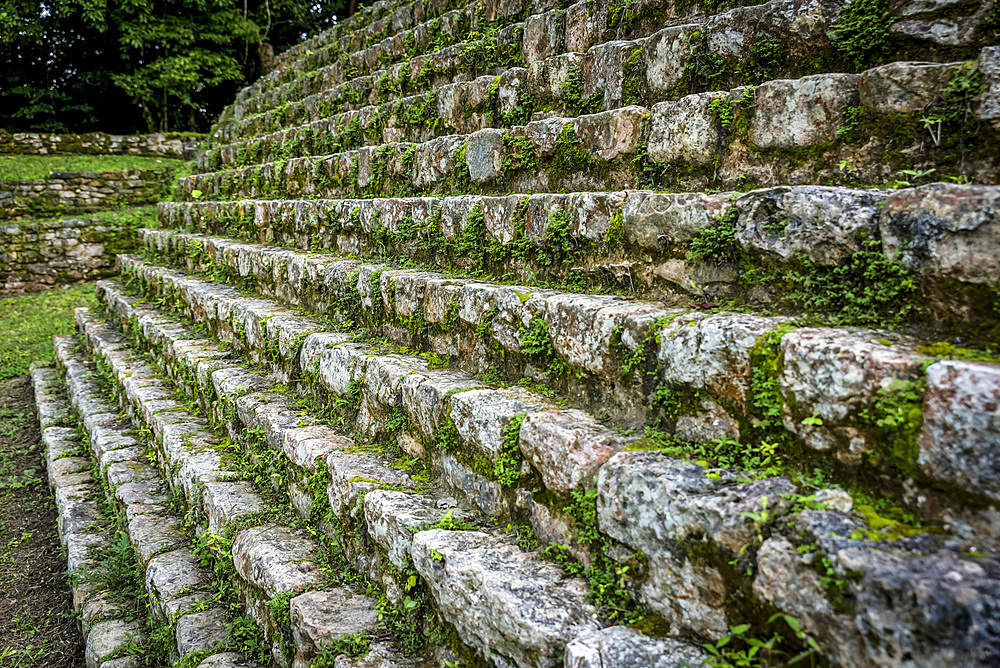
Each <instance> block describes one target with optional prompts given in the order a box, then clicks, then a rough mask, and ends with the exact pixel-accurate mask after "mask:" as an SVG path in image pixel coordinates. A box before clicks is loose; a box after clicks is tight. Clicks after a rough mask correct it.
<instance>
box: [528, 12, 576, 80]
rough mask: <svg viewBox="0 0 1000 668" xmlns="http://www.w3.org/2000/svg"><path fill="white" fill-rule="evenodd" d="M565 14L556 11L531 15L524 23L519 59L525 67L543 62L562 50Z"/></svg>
mask: <svg viewBox="0 0 1000 668" xmlns="http://www.w3.org/2000/svg"><path fill="white" fill-rule="evenodd" d="M565 28H566V14H565V13H564V12H560V11H558V10H554V11H549V12H545V13H542V14H532V15H531V16H529V17H528V18H527V20H526V21H525V22H524V41H523V44H524V46H523V47H522V49H521V57H522V58H523V60H524V63H525V64H526V65H529V66H530V65H531V64H532V63H533V62H535V61H538V60H544V59H546V58H548V57H549V56H553V55H555V54H556V53H559V52H561V51H562V50H563V48H562V47H563V43H564V42H565Z"/></svg>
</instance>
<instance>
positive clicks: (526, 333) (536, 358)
mask: <svg viewBox="0 0 1000 668" xmlns="http://www.w3.org/2000/svg"><path fill="white" fill-rule="evenodd" d="M520 338H521V354H522V355H524V356H525V358H527V360H528V362H530V363H531V364H532V365H533V366H535V367H536V368H538V369H545V370H548V371H550V372H551V373H553V374H554V375H557V376H558V375H562V374H564V373H566V372H567V371H569V366H568V365H567V364H566V363H565V362H564V361H562V359H560V358H559V354H558V353H557V352H556V347H555V344H554V343H553V342H552V335H551V334H549V326H548V325H546V324H545V320H544V319H543V318H542V317H541V316H539V315H538V314H535V315H534V316H533V317H532V318H531V320H530V321H529V322H528V326H527V327H525V326H524V325H521V327H520Z"/></svg>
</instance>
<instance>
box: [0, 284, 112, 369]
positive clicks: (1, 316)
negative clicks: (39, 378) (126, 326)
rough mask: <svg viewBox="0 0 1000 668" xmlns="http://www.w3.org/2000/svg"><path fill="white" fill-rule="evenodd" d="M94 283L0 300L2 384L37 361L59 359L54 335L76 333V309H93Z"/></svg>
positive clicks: (0, 365) (0, 367)
mask: <svg viewBox="0 0 1000 668" xmlns="http://www.w3.org/2000/svg"><path fill="white" fill-rule="evenodd" d="M95 303H96V301H95V297H94V284H93V283H83V284H81V285H74V286H72V287H69V288H55V289H52V290H46V291H45V292H41V293H38V294H33V295H22V296H17V297H7V298H4V299H0V381H4V380H7V379H9V378H16V377H17V376H23V375H24V374H26V373H28V367H29V366H30V365H31V362H32V361H34V360H52V359H55V357H54V355H55V351H54V350H53V348H52V336H53V335H54V334H72V333H73V309H74V308H75V307H77V306H93V305H94V304H95Z"/></svg>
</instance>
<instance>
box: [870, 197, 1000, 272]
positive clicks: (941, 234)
mask: <svg viewBox="0 0 1000 668" xmlns="http://www.w3.org/2000/svg"><path fill="white" fill-rule="evenodd" d="M998 211H1000V187H998V186H974V185H959V184H954V183H932V184H930V185H927V186H921V187H919V188H911V189H907V190H900V191H898V192H896V193H894V194H893V195H891V196H890V197H889V198H888V199H887V200H886V201H885V205H884V206H883V209H882V217H881V219H880V220H879V231H880V232H881V234H882V246H883V249H884V250H885V254H886V256H887V257H889V258H894V259H897V260H899V261H900V262H902V263H903V265H904V266H905V267H907V268H908V269H910V270H912V271H915V272H917V273H919V274H924V275H930V276H933V277H935V278H937V279H940V280H944V279H952V280H956V281H960V282H963V283H984V282H988V281H993V280H996V277H997V276H1000V257H998V256H997V254H996V253H995V252H993V251H994V250H995V249H996V248H997V245H998V244H1000V216H998V214H997V212H998Z"/></svg>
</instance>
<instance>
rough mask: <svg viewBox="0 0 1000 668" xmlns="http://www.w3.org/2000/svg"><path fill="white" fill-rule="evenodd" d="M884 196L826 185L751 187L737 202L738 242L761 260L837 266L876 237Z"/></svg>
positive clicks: (873, 192) (868, 191)
mask: <svg viewBox="0 0 1000 668" xmlns="http://www.w3.org/2000/svg"><path fill="white" fill-rule="evenodd" d="M884 200H885V194H883V193H881V192H879V191H873V190H854V189H849V188H831V187H824V186H783V187H779V188H768V189H766V190H754V191H751V192H749V193H747V194H745V195H742V196H740V198H739V199H737V200H736V207H737V209H738V210H739V217H738V219H737V232H736V240H737V242H738V243H739V244H740V246H741V247H742V248H743V249H744V250H746V251H748V252H749V253H751V254H754V255H757V256H759V257H762V258H763V259H765V260H777V261H780V262H788V261H789V260H792V259H794V258H796V257H806V258H808V259H809V260H810V261H811V262H813V263H814V264H816V265H819V266H840V265H842V264H844V263H845V261H846V260H847V259H848V258H849V257H850V256H851V255H852V254H853V253H856V252H858V251H859V250H862V248H863V243H864V241H866V240H867V239H871V238H874V237H875V233H876V230H877V226H878V220H879V212H880V207H881V204H882V202H883V201H884Z"/></svg>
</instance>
